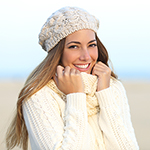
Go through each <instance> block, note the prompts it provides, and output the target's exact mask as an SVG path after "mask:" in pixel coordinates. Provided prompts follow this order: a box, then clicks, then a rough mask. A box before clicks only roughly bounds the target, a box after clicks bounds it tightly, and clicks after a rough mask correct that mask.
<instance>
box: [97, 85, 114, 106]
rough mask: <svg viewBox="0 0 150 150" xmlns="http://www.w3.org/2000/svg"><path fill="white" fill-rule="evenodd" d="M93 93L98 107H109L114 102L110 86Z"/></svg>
mask: <svg viewBox="0 0 150 150" xmlns="http://www.w3.org/2000/svg"><path fill="white" fill-rule="evenodd" d="M95 94H96V96H97V98H98V101H99V104H100V107H109V106H111V105H113V104H115V103H116V102H115V99H114V94H113V92H112V88H111V87H109V88H107V89H104V90H102V91H99V92H96V93H95Z"/></svg>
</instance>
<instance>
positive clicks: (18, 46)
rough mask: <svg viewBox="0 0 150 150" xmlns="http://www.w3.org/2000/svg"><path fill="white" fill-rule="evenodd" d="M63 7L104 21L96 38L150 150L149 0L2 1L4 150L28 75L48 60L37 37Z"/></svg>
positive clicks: (0, 136)
mask: <svg viewBox="0 0 150 150" xmlns="http://www.w3.org/2000/svg"><path fill="white" fill-rule="evenodd" d="M64 6H78V7H81V8H83V9H85V10H87V11H88V12H90V13H91V14H93V15H95V16H96V17H97V18H98V19H99V21H100V28H99V31H98V36H99V38H100V39H101V41H102V43H103V44H104V45H105V47H106V49H107V50H108V53H109V56H110V60H111V62H112V64H113V67H114V71H115V73H116V74H117V75H118V76H119V79H120V80H121V81H122V82H123V84H124V86H125V89H126V91H127V96H128V99H129V104H130V110H131V117H132V122H133V126H134V129H135V133H136V137H137V140H138V143H139V146H140V149H141V150H149V149H150V142H149V139H150V115H149V114H150V109H149V108H150V58H149V56H150V17H149V14H150V9H149V7H150V3H149V1H148V0H126V1H120V0H113V1H112V0H105V1H102V0H92V1H86V0H82V1H81V0H76V1H71V0H63V1H61V0H55V1H51V0H42V1H35V0H13V1H12V0H1V1H0V118H1V123H0V149H2V150H5V149H6V148H5V143H4V135H5V132H6V129H7V127H8V125H9V123H10V120H11V118H12V116H13V115H12V114H13V112H14V110H15V107H16V106H15V104H16V101H17V96H18V93H19V91H20V89H21V88H22V86H23V84H24V82H25V79H26V78H27V76H28V75H29V73H30V72H31V71H32V70H33V69H34V68H35V67H36V66H37V65H38V64H39V63H40V62H41V61H42V60H43V59H44V58H45V56H46V52H44V51H43V50H42V48H41V46H40V45H39V44H38V34H39V32H40V30H41V27H42V26H43V24H44V23H45V21H46V20H47V18H48V17H49V16H50V15H51V14H52V13H53V12H54V11H56V10H58V9H60V8H62V7H64ZM16 150H17V148H16Z"/></svg>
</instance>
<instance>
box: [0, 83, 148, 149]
mask: <svg viewBox="0 0 150 150" xmlns="http://www.w3.org/2000/svg"><path fill="white" fill-rule="evenodd" d="M123 84H124V86H125V89H126V91H127V96H128V99H129V104H130V110H131V117H132V123H133V126H134V129H135V133H136V138H137V140H138V144H139V146H140V150H150V81H148V82H147V81H138V82H136V81H123ZM22 86H23V81H1V82H0V119H1V122H0V150H6V147H5V143H4V138H5V132H6V129H7V127H8V125H9V123H10V120H11V118H12V116H13V112H14V110H15V104H16V101H17V96H18V94H19V91H20V89H21V88H22ZM14 150H19V148H14Z"/></svg>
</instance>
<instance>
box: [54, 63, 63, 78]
mask: <svg viewBox="0 0 150 150" xmlns="http://www.w3.org/2000/svg"><path fill="white" fill-rule="evenodd" d="M63 70H64V67H62V66H60V65H58V66H57V69H56V75H57V77H60V76H63Z"/></svg>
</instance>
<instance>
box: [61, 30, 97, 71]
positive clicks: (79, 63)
mask: <svg viewBox="0 0 150 150" xmlns="http://www.w3.org/2000/svg"><path fill="white" fill-rule="evenodd" d="M97 58H98V48H97V41H96V37H95V33H94V31H92V30H89V29H84V30H79V31H77V32H74V33H73V34H71V35H69V36H67V37H66V41H65V47H64V51H63V55H62V59H61V61H62V64H63V66H64V67H66V66H69V67H70V68H75V69H78V70H79V71H80V72H86V73H88V74H90V73H91V70H92V68H93V66H94V65H95V63H96V61H97Z"/></svg>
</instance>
